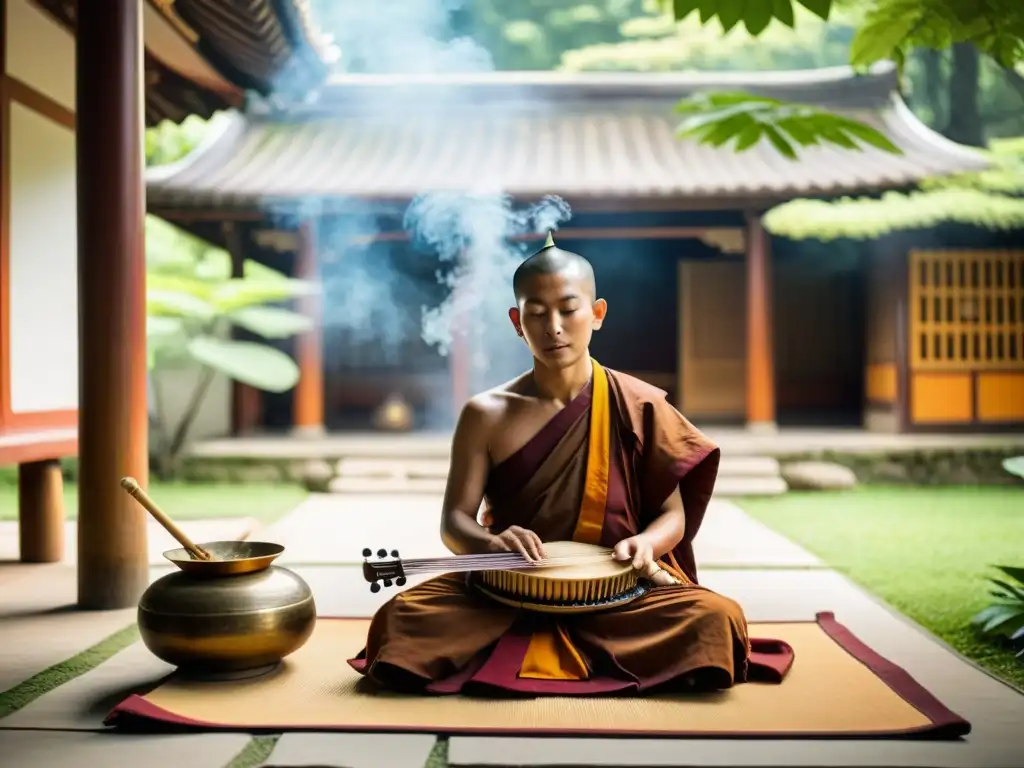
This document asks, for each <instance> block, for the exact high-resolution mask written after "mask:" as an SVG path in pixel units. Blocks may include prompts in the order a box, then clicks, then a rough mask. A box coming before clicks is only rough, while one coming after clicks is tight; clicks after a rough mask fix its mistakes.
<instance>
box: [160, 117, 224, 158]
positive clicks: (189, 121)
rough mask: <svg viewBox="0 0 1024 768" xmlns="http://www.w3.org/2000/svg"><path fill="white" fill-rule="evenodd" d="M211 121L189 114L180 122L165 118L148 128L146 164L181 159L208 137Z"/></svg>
mask: <svg viewBox="0 0 1024 768" xmlns="http://www.w3.org/2000/svg"><path fill="white" fill-rule="evenodd" d="M209 125H210V124H209V122H208V121H206V120H203V119H202V118H201V117H199V116H198V115H189V116H188V117H186V118H185V119H184V120H182V121H181V123H180V124H178V123H174V122H172V121H170V120H164V121H163V122H161V123H160V124H158V125H155V126H153V127H152V128H147V129H146V165H147V166H157V165H167V164H168V163H174V162H177V161H178V160H181V159H182V158H183V157H185V156H186V155H187V154H188V153H189V152H191V151H192V150H193V149H195V148H196V147H197V146H198V145H199V143H200V142H201V141H202V140H203V139H204V138H205V137H206V132H207V130H209Z"/></svg>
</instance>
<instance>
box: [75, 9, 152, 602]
mask: <svg viewBox="0 0 1024 768" xmlns="http://www.w3.org/2000/svg"><path fill="white" fill-rule="evenodd" d="M75 65H76V76H75V78H76V96H75V107H76V123H77V131H76V139H77V148H78V149H77V158H78V163H77V174H78V180H77V182H78V186H77V195H78V339H79V416H78V423H79V427H78V430H79V437H78V445H79V480H78V603H79V605H80V606H82V607H84V608H93V609H115V608H128V607H131V606H133V605H136V604H137V602H138V599H139V597H141V595H142V592H143V591H144V590H145V588H146V585H147V584H148V583H149V564H148V560H149V558H148V556H147V542H146V527H147V520H148V515H147V514H146V512H145V510H143V509H142V508H141V507H140V506H139V505H138V502H136V501H134V500H133V499H131V498H130V497H129V496H128V494H126V493H125V492H124V491H123V490H121V487H120V485H119V484H118V483H119V481H120V479H121V478H122V477H124V476H125V475H131V476H133V477H135V478H136V479H137V480H138V481H139V484H140V485H141V486H142V487H143V488H145V487H147V485H148V480H149V471H148V430H149V423H148V413H147V410H146V273H145V245H144V235H143V214H144V212H145V202H144V196H143V187H142V169H143V154H142V131H143V120H142V114H143V112H142V106H143V95H142V78H141V71H142V8H141V0H104V2H101V3H79V5H78V19H77V45H76V46H75Z"/></svg>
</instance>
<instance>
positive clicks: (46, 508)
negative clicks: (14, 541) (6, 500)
mask: <svg viewBox="0 0 1024 768" xmlns="http://www.w3.org/2000/svg"><path fill="white" fill-rule="evenodd" d="M18 539H19V551H20V556H21V562H23V563H59V562H60V561H61V560H63V559H64V478H63V476H62V475H61V469H60V460H59V459H44V460H43V461H30V462H27V463H25V464H19V465H18Z"/></svg>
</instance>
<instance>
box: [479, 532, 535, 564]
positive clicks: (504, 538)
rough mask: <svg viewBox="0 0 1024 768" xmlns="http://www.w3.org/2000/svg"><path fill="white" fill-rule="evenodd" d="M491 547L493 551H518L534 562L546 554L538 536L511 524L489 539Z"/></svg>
mask: <svg viewBox="0 0 1024 768" xmlns="http://www.w3.org/2000/svg"><path fill="white" fill-rule="evenodd" d="M491 549H492V550H494V551H495V552H518V553H519V554H521V555H522V556H523V557H525V558H526V559H527V560H529V561H530V562H534V563H535V562H537V561H539V560H543V559H544V558H545V556H546V555H545V553H544V545H543V544H542V543H541V540H540V536H538V535H537V534H536V533H534V532H533V531H530V530H527V529H526V528H520V527H519V526H518V525H511V526H509V527H508V528H506V529H505V530H504V531H502V532H501V533H499V534H497V535H495V536H494V538H493V539H492V541H491Z"/></svg>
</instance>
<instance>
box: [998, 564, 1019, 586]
mask: <svg viewBox="0 0 1024 768" xmlns="http://www.w3.org/2000/svg"><path fill="white" fill-rule="evenodd" d="M996 568H998V569H999V570H1000V571H1002V572H1003V573H1005V574H1006V575H1007V576H1009V577H1010V578H1011V579H1013V580H1014V581H1019V582H1020V583H1021V584H1024V567H1019V566H1013V565H997V566H996Z"/></svg>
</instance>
